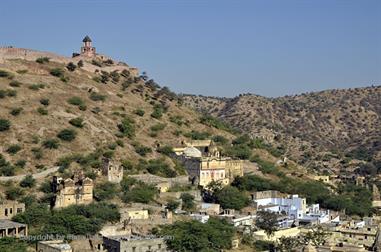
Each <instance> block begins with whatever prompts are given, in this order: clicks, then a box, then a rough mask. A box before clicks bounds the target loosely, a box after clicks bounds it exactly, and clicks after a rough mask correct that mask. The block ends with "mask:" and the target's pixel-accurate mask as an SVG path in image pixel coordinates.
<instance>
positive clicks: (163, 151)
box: [157, 145, 173, 156]
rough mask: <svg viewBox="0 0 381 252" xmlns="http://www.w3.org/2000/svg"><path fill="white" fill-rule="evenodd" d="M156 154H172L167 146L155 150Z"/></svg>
mask: <svg viewBox="0 0 381 252" xmlns="http://www.w3.org/2000/svg"><path fill="white" fill-rule="evenodd" d="M157 152H159V153H161V154H163V155H166V156H170V155H171V154H172V153H173V147H172V146H169V145H165V146H162V147H159V148H157Z"/></svg>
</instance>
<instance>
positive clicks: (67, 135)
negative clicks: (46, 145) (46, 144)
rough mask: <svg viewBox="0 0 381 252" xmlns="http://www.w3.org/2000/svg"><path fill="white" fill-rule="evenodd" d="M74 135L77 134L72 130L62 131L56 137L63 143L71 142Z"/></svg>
mask: <svg viewBox="0 0 381 252" xmlns="http://www.w3.org/2000/svg"><path fill="white" fill-rule="evenodd" d="M76 135H77V133H76V132H75V131H74V130H72V129H64V130H61V131H60V132H59V133H58V134H57V137H58V138H59V139H61V140H63V141H68V142H71V141H73V140H74V139H75V137H76Z"/></svg>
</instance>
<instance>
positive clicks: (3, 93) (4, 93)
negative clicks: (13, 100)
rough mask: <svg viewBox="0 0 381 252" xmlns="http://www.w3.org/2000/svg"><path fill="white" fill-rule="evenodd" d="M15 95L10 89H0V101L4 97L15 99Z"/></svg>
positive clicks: (15, 92)
mask: <svg viewBox="0 0 381 252" xmlns="http://www.w3.org/2000/svg"><path fill="white" fill-rule="evenodd" d="M16 95H17V91H16V90H12V89H7V90H2V89H0V99H3V98H5V97H6V96H9V97H15V96H16Z"/></svg>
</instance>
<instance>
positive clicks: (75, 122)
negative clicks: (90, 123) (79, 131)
mask: <svg viewBox="0 0 381 252" xmlns="http://www.w3.org/2000/svg"><path fill="white" fill-rule="evenodd" d="M69 123H70V124H71V125H73V126H74V127H77V128H82V127H83V119H82V118H81V117H76V118H73V119H70V121H69Z"/></svg>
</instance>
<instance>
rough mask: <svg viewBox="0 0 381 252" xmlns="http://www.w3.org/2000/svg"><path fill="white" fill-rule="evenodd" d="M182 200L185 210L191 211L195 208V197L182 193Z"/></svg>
mask: <svg viewBox="0 0 381 252" xmlns="http://www.w3.org/2000/svg"><path fill="white" fill-rule="evenodd" d="M180 198H181V200H182V201H183V205H182V208H183V210H186V211H189V210H193V209H194V208H195V206H196V205H195V204H194V196H193V195H191V194H189V193H182V194H181V196H180Z"/></svg>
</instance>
